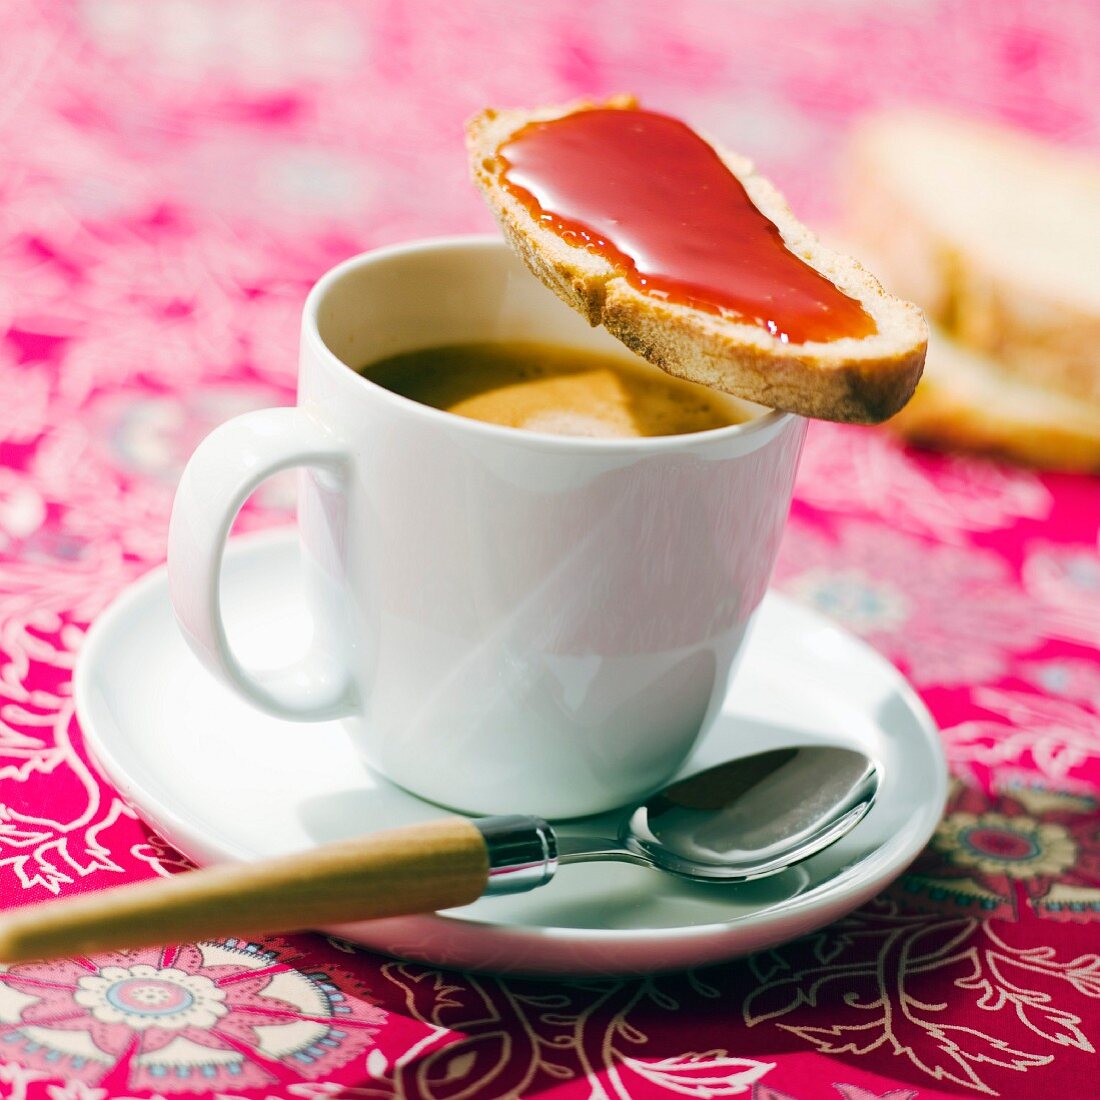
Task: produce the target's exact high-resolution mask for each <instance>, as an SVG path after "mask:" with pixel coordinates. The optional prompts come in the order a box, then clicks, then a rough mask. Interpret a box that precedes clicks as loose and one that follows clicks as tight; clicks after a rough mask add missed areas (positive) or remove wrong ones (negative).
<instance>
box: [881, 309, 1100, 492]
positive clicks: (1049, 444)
mask: <svg viewBox="0 0 1100 1100" xmlns="http://www.w3.org/2000/svg"><path fill="white" fill-rule="evenodd" d="M886 424H887V427H889V428H891V429H893V430H894V431H897V432H899V433H900V434H901V435H903V436H905V437H906V438H907V439H909V440H911V441H912V442H913V443H916V444H918V445H920V446H925V447H935V448H939V449H943V450H952V451H972V452H975V453H978V454H987V455H991V456H994V457H997V458H1004V459H1008V460H1009V461H1012V462H1019V463H1022V464H1024V465H1027V466H1036V467H1040V468H1043V469H1057V470H1075V471H1082V472H1088V471H1100V402H1097V401H1090V400H1088V399H1086V398H1082V397H1078V396H1077V395H1075V394H1066V393H1063V392H1061V391H1059V390H1055V389H1051V388H1050V387H1045V386H1040V385H1036V384H1035V383H1034V382H1030V381H1028V380H1027V379H1023V378H1019V377H1017V376H1015V375H1013V374H1012V373H1011V372H1009V371H1006V370H1005V369H1004V368H1003V367H1002V366H1001V365H1000V364H999V363H998V362H997V361H996V360H993V359H990V358H989V357H988V356H985V355H982V354H980V353H979V352H974V351H970V350H968V349H967V348H965V347H963V346H962V345H961V344H959V343H958V342H957V341H955V340H952V339H951V338H950V337H949V336H947V335H946V334H945V333H944V332H942V331H940V330H937V329H936V328H934V327H933V329H932V332H931V335H930V337H929V340H928V357H927V359H926V360H925V364H924V376H923V377H922V379H921V381H920V384H919V385H918V386H917V392H916V393H915V394H914V395H913V396H912V398H910V400H909V404H908V405H906V406H905V408H904V409H902V410H901V412H900V413H898V414H897V415H896V416H895V417H893V418H892V419H891V420H888V421H887V422H886Z"/></svg>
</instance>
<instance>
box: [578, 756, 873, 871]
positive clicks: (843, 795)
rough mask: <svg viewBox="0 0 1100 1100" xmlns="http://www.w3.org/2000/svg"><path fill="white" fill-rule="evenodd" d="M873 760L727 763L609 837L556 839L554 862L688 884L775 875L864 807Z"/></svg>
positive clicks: (643, 809) (667, 791)
mask: <svg viewBox="0 0 1100 1100" xmlns="http://www.w3.org/2000/svg"><path fill="white" fill-rule="evenodd" d="M879 778H880V776H879V771H878V768H877V767H876V766H875V764H874V762H873V761H871V760H870V759H869V758H868V757H867V756H865V755H864V754H863V753H861V752H857V751H856V750H854V749H847V748H840V747H837V746H828V745H804V746H800V747H792V748H783V749H773V750H771V751H769V752H762V753H757V754H756V755H754V756H748V757H744V758H742V759H740V760H727V761H725V762H724V763H721V764H717V765H715V766H714V767H712V768H708V769H706V770H705V771H702V772H697V773H696V774H695V775H691V776H688V777H687V778H685V779H681V780H679V781H677V782H675V783H673V784H671V785H670V786H668V787H665V788H663V789H662V790H660V791H658V792H657V793H656V794H654V795H652V796H650V798H648V799H647V800H646V801H645V802H643V803H642V804H641V805H640V806H638V808H637V809H636V810H634V812H633V813H632V814H630V815H629V816H628V817H626V818H625V819H624V821H623V824H622V827H621V828H620V831H619V835H618V837H616V838H615V839H613V840H612V839H604V838H599V837H591V838H589V837H569V838H559V839H558V860H559V862H560V863H562V864H569V863H583V862H587V861H590V860H600V859H606V860H626V861H628V862H632V863H640V864H644V865H647V866H651V867H656V868H659V869H660V870H662V871H667V872H669V873H670V874H674V875H679V876H681V877H683V878H688V879H692V880H694V881H698V882H747V881H750V880H752V879H758V878H764V877H766V876H768V875H775V874H778V873H779V872H780V871H784V870H786V869H787V868H788V867H792V866H794V865H795V864H796V863H801V862H802V861H803V860H806V859H809V858H810V857H811V856H813V855H816V854H817V853H818V852H821V851H823V850H824V849H825V848H827V847H829V845H831V844H835V843H836V842H837V841H838V840H840V839H841V837H843V836H845V835H846V834H847V833H848V832H850V831H851V829H853V828H854V827H855V825H856V824H858V822H860V821H861V820H862V819H863V817H864V816H865V815H866V814H867V811H868V810H870V808H871V806H872V805H873V804H874V800H875V795H876V794H877V792H878V787H879Z"/></svg>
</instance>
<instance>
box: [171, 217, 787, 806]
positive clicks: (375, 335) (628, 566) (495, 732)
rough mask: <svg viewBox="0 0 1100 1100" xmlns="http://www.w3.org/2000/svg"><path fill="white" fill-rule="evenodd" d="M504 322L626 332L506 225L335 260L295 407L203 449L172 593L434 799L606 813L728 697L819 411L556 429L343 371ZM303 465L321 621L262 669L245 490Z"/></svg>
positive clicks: (186, 488)
mask: <svg viewBox="0 0 1100 1100" xmlns="http://www.w3.org/2000/svg"><path fill="white" fill-rule="evenodd" d="M497 340H500V341H507V340H534V341H545V342H551V343H554V344H558V345H565V346H571V347H576V348H581V349H592V350H593V351H599V352H612V353H618V354H626V353H625V352H624V349H623V348H622V346H621V345H620V344H619V343H618V342H617V341H616V340H614V339H613V338H612V337H611V336H609V335H608V334H607V333H606V332H604V331H603V330H602V329H593V328H590V327H589V326H588V324H587V323H586V322H585V321H584V320H583V319H582V318H581V317H580V316H579V315H577V314H575V313H574V312H573V311H572V310H570V309H569V308H568V307H567V306H565V305H563V304H562V303H561V302H559V301H558V300H557V299H556V298H555V297H554V296H553V294H551V293H550V292H549V291H548V290H546V289H545V288H544V287H543V286H542V285H541V284H540V283H539V282H538V281H537V280H536V279H535V278H533V277H532V276H531V275H530V274H529V273H528V272H527V270H526V269H525V268H524V266H523V264H522V263H521V261H520V260H519V259H517V258H516V257H515V256H514V255H513V254H512V252H511V251H510V250H509V249H508V247H507V246H506V245H504V244H503V243H502V242H500V241H499V240H497V239H495V238H456V239H449V240H436V241H422V242H417V243H413V244H408V245H403V246H399V247H395V248H387V249H382V250H380V251H377V252H371V253H367V254H366V255H362V256H357V257H355V258H354V259H351V260H348V261H347V262H346V263H343V264H341V265H340V266H339V267H336V268H335V269H334V270H332V271H330V272H329V273H328V274H327V275H325V276H324V277H323V278H322V279H321V280H320V282H318V283H317V285H316V286H315V287H314V288H313V290H312V291H311V292H310V295H309V297H308V299H307V301H306V305H305V315H304V318H303V325H302V347H301V361H300V371H299V394H298V405H297V407H295V408H279V409H265V410H262V411H259V412H251V413H247V414H245V415H244V416H241V417H238V418H237V419H235V420H231V421H229V422H228V423H226V424H223V425H222V426H221V427H219V428H218V429H217V430H215V431H214V432H213V433H212V434H211V435H210V436H209V437H208V438H207V439H206V440H204V442H203V443H202V444H201V445H200V446H199V448H198V450H197V451H196V452H195V454H194V456H193V457H192V459H191V461H190V463H189V464H188V466H187V469H186V471H185V473H184V475H183V479H182V481H181V482H180V486H179V491H178V493H177V496H176V502H175V507H174V511H173V513H172V522H171V529H170V533H169V546H168V568H169V577H170V582H171V592H172V603H173V605H174V607H175V611H176V615H177V617H178V619H179V622H180V624H181V626H182V628H183V632H184V634H185V635H186V637H187V640H188V642H189V643H190V644H191V647H192V648H193V649H194V651H195V652H196V653H197V654H198V656H199V657H200V658H201V659H202V660H203V661H204V662H205V664H206V665H207V666H208V667H209V668H210V669H211V670H212V671H213V672H215V673H216V674H217V675H218V676H220V677H221V679H222V680H223V681H225V682H226V683H227V684H229V685H231V686H232V687H233V688H235V689H236V690H237V691H238V692H240V694H241V695H243V696H244V697H245V698H246V699H248V700H250V701H251V702H252V703H253V704H255V705H256V706H257V707H259V708H260V709H262V710H264V711H267V712H268V713H270V714H273V715H276V716H278V717H280V718H290V719H298V720H302V721H319V720H326V719H332V718H341V719H342V720H343V721H344V723H345V725H346V727H347V730H348V732H349V733H350V735H351V736H352V737H353V738H354V740H355V742H356V744H357V745H358V747H359V749H360V751H361V752H362V754H363V756H364V757H365V759H366V761H367V762H368V763H369V764H370V765H372V766H374V767H376V768H378V769H379V770H380V771H382V772H383V773H384V774H385V775H387V776H388V777H389V778H390V779H392V780H394V781H395V782H397V783H399V784H400V785H401V786H403V787H405V788H407V789H408V790H410V791H412V792H413V793H414V794H416V795H419V796H420V797H423V798H426V799H429V800H431V801H433V802H438V803H442V804H443V805H446V806H451V807H453V808H456V809H459V810H463V811H467V812H472V813H508V812H522V813H534V814H540V815H542V816H544V817H572V816H577V815H581V814H591V813H597V812H602V811H605V810H609V809H611V808H613V807H616V806H620V805H623V804H624V803H627V802H629V801H631V800H633V799H637V798H640V797H641V796H643V795H644V794H646V793H647V792H649V791H650V790H652V789H654V788H655V787H657V786H658V785H660V784H661V783H662V782H664V781H665V780H666V779H668V778H669V777H670V776H671V775H672V774H673V773H674V772H675V771H676V769H677V768H678V767H679V766H680V765H681V764H682V763H683V762H684V760H685V759H686V758H687V756H688V754H689V753H690V752H691V749H692V747H693V746H694V745H695V743H696V741H697V739H698V738H699V736H700V735H701V734H702V733H703V732H704V731H705V730H706V728H707V726H708V724H709V723H710V722H711V720H712V718H713V717H714V715H715V714H716V713H717V711H718V709H719V707H720V706H721V703H722V700H723V698H724V696H725V694H726V690H727V684H728V680H729V677H730V674H731V670H732V668H733V666H734V662H735V658H736V657H737V654H738V651H739V649H740V648H741V644H742V641H743V639H744V636H745V632H746V628H747V626H748V624H749V620H750V617H751V615H752V613H753V611H754V610H755V609H756V607H757V605H758V604H759V602H760V600H761V598H762V596H763V595H764V591H765V588H766V586H767V583H768V578H769V576H770V574H771V571H772V566H773V564H774V562H775V556H776V550H777V547H778V545H779V539H780V534H781V532H782V529H783V525H784V522H785V520H786V516H787V511H788V508H789V505H790V499H791V487H792V483H793V481H794V475H795V468H796V466H797V463H798V455H799V452H800V449H801V445H802V440H803V437H804V434H805V421H803V420H801V419H800V418H798V417H795V416H792V415H790V414H785V413H778V412H773V411H768V410H766V409H761V408H760V407H758V406H753V407H752V411H753V416H752V418H751V419H749V420H748V421H746V422H745V423H742V424H737V425H733V426H730V427H724V428H719V429H716V430H713V431H705V432H697V433H694V434H689V435H676V436H661V437H654V438H641V439H592V438H574V437H565V436H552V435H543V434H540V433H537V432H527V431H522V430H517V429H514V428H507V427H502V426H497V425H493V424H485V423H481V422H478V421H474V420H470V419H466V418H464V417H461V416H456V415H453V414H451V413H447V412H442V411H440V410H438V409H434V408H431V407H427V406H424V405H420V404H417V403H416V402H414V401H411V400H409V399H407V398H404V397H400V396H398V395H397V394H395V393H392V392H390V391H388V390H386V389H383V388H382V387H380V386H378V385H376V384H374V383H373V382H370V381H368V380H367V379H366V378H364V377H362V376H361V375H359V374H357V373H356V371H355V370H354V369H352V368H357V367H361V366H362V365H364V364H366V363H369V362H371V361H374V360H378V359H381V358H384V357H386V356H390V355H394V354H397V353H400V352H404V351H410V350H414V349H419V348H424V347H430V346H433V345H442V344H454V343H462V342H471V341H497ZM639 362H640V360H639ZM647 369H653V370H656V369H657V368H655V367H653V368H647ZM289 467H303V468H304V471H303V476H302V478H301V491H300V497H299V516H298V524H299V531H300V538H301V544H302V551H303V553H302V557H303V562H304V565H303V568H304V582H305V584H306V593H307V596H308V601H309V605H310V608H311V610H312V613H313V617H314V641H313V644H312V648H311V650H310V652H309V654H308V656H307V657H306V658H305V659H304V660H302V661H301V662H300V663H298V664H297V665H294V666H292V667H291V668H290V669H289V670H285V671H284V672H282V673H281V674H279V675H271V674H266V675H263V674H257V673H253V672H250V671H249V670H248V669H245V668H243V667H242V666H241V665H240V663H239V662H238V661H237V659H236V658H235V656H234V654H233V651H232V648H231V646H230V645H229V642H228V639H227V637H226V631H225V627H224V625H223V623H222V619H221V616H220V611H219V572H220V566H221V559H222V553H223V549H224V543H225V539H226V536H227V534H228V532H229V529H230V526H231V524H232V522H233V518H234V516H235V515H236V512H237V511H238V509H239V508H240V506H241V504H242V503H243V502H244V501H245V500H246V499H247V497H248V496H249V494H250V493H252V492H253V491H254V490H255V489H256V488H257V486H258V485H259V484H260V483H261V482H262V481H263V480H264V479H265V478H267V477H269V476H271V475H272V474H274V473H276V472H278V471H281V470H285V469H287V468H289Z"/></svg>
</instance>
